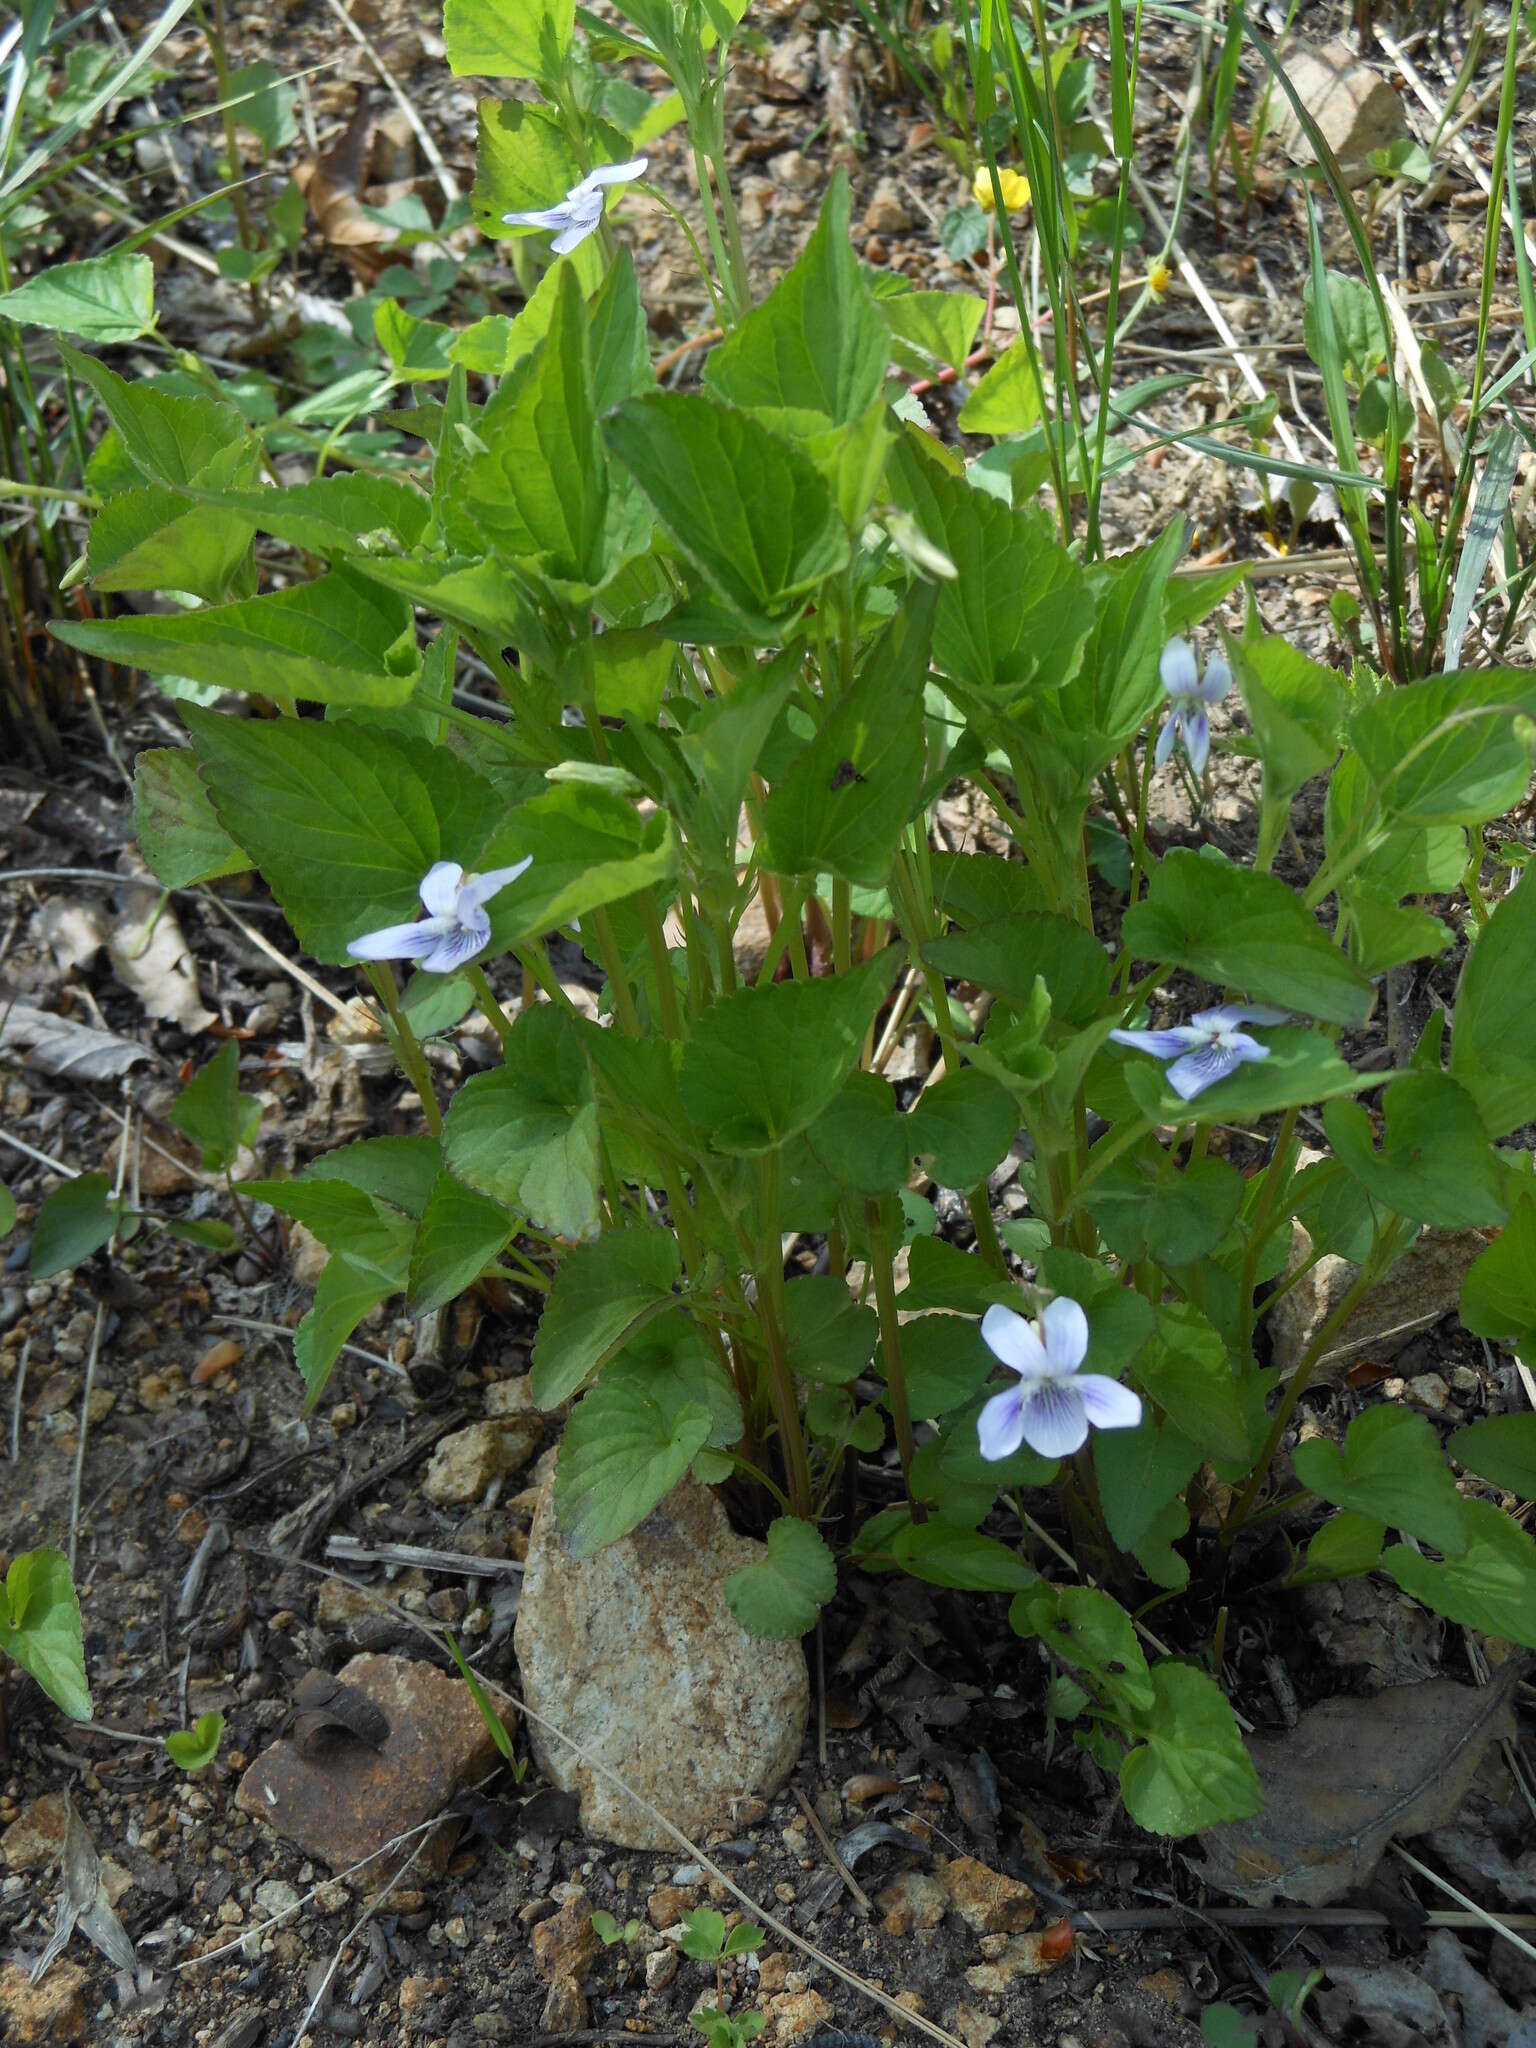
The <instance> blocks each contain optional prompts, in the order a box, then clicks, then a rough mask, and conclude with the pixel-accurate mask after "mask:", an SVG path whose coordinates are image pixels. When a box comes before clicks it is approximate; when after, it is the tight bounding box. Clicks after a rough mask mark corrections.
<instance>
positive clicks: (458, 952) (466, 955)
mask: <svg viewBox="0 0 1536 2048" xmlns="http://www.w3.org/2000/svg"><path fill="white" fill-rule="evenodd" d="M490 939H491V920H490V919H489V918H488V917H487V916H486V914H485V912H484V911H483V910H480V911H477V912H476V913H475V917H474V919H473V921H472V922H469V923H464V924H461V923H460V922H459V921H458V920H457V919H455V920H454V923H453V928H452V930H450V931H447V932H445V933H444V934H443V936H442V937H441V938H440V939H439V940H438V942H437V944H436V945H435V946H434V947H433V948H432V950H431V952H429V953H428V954H426V955H425V956H424V958H423V960H422V963H421V964H422V966H423V967H424V968H425V969H426V971H427V973H428V974H452V973H454V972H455V971H456V970H457V969H458V968H460V967H462V966H463V965H464V963H465V962H466V961H467V960H473V959H474V957H475V955H476V954H477V953H483V952H484V950H485V948H486V947H487V946H488V945H489V944H490Z"/></svg>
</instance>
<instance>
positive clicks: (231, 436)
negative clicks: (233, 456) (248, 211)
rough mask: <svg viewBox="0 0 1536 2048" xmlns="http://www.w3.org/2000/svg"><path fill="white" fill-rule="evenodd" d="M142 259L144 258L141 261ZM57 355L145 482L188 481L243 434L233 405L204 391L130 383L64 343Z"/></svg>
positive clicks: (243, 427) (191, 480) (193, 478)
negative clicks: (96, 404)
mask: <svg viewBox="0 0 1536 2048" xmlns="http://www.w3.org/2000/svg"><path fill="white" fill-rule="evenodd" d="M146 260H147V259H146ZM59 353H60V355H61V356H62V357H63V359H64V363H65V367H66V368H67V369H68V370H69V372H70V374H71V376H74V377H78V378H79V379H80V380H81V382H82V383H84V384H87V385H89V386H90V388H91V390H92V391H94V392H95V394H96V396H97V398H98V399H99V400H100V402H101V406H102V409H103V411H104V412H105V413H106V415H107V418H108V419H109V420H110V421H111V422H112V425H113V426H114V427H115V428H116V429H117V432H118V435H119V436H120V438H121V442H122V452H123V453H124V454H126V455H127V457H128V460H129V462H130V463H131V464H132V465H133V467H134V468H135V469H137V470H138V471H139V472H140V474H141V475H142V476H143V477H144V478H145V479H146V480H147V481H148V482H150V483H161V484H174V485H181V484H190V483H192V482H194V481H195V480H196V479H197V478H198V477H199V476H201V475H202V474H203V473H204V471H205V470H206V469H207V468H208V465H209V464H210V463H211V462H212V461H213V460H214V459H215V457H216V456H218V455H220V454H222V453H223V452H224V451H225V450H226V449H228V448H230V447H232V446H233V445H234V444H235V443H236V442H239V441H242V440H243V439H244V438H245V431H246V430H245V422H244V421H243V420H242V419H241V417H240V414H239V412H238V411H237V410H236V409H235V407H234V406H233V405H230V404H229V403H227V401H225V400H223V399H218V398H214V397H213V396H212V395H211V394H210V393H207V392H202V391H199V392H193V393H189V392H183V391H162V390H161V389H160V387H159V386H158V385H155V384H150V383H145V382H142V381H139V382H135V383H129V381H128V380H127V379H126V378H125V377H120V376H119V375H118V374H117V372H116V371H115V370H109V369H108V368H107V366H106V364H105V363H102V362H98V361H97V360H96V358H95V357H94V356H87V355H81V354H80V353H79V351H78V350H76V349H72V348H70V347H69V346H68V344H67V343H66V344H64V345H63V346H61V348H60V350H59Z"/></svg>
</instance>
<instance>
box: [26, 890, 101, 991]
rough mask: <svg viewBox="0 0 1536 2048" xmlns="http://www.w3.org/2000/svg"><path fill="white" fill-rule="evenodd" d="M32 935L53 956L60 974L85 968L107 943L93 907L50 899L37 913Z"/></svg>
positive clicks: (55, 897) (65, 897)
mask: <svg viewBox="0 0 1536 2048" xmlns="http://www.w3.org/2000/svg"><path fill="white" fill-rule="evenodd" d="M35 930H36V935H37V937H38V938H39V939H41V940H42V942H43V944H44V945H45V946H46V947H47V948H48V951H49V952H50V953H51V954H52V955H53V964H54V966H55V967H57V968H58V970H59V972H60V973H61V974H72V973H73V972H74V970H75V969H76V968H77V967H89V966H90V964H91V962H92V961H93V960H94V959H95V958H96V955H97V954H98V953H99V952H100V951H101V949H102V947H103V946H104V945H105V944H106V940H107V927H106V922H105V920H104V919H103V917H102V914H101V911H100V909H99V908H98V907H97V905H96V904H94V903H76V902H74V901H73V900H72V899H71V898H70V897H67V896H54V897H50V898H49V900H48V901H47V902H46V903H45V904H44V905H43V907H42V909H41V910H39V912H38V913H37V919H36V924H35Z"/></svg>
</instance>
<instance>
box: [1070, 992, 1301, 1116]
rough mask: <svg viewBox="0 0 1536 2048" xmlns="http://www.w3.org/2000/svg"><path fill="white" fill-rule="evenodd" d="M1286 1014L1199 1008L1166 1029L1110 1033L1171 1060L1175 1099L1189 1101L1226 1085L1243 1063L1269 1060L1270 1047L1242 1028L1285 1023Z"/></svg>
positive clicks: (1254, 1006) (1237, 1006)
mask: <svg viewBox="0 0 1536 2048" xmlns="http://www.w3.org/2000/svg"><path fill="white" fill-rule="evenodd" d="M1285 1016H1286V1013H1285V1011H1284V1010H1271V1009H1267V1008H1266V1007H1265V1006H1264V1005H1263V1004H1261V1003H1248V1004H1244V1003H1223V1004H1222V1005H1221V1006H1220V1007H1219V1008H1218V1009H1215V1010H1196V1012H1195V1014H1194V1016H1193V1017H1191V1018H1190V1020H1189V1022H1188V1023H1187V1024H1175V1025H1174V1026H1173V1027H1172V1029H1171V1030H1168V1031H1111V1033H1110V1034H1109V1035H1110V1037H1111V1038H1112V1039H1113V1040H1114V1041H1115V1043H1116V1044H1117V1045H1131V1046H1134V1047H1135V1048H1136V1050H1137V1052H1149V1053H1151V1055H1152V1057H1153V1058H1154V1059H1159V1060H1172V1062H1173V1065H1172V1066H1171V1067H1170V1068H1169V1069H1168V1084H1169V1086H1170V1087H1171V1088H1172V1089H1173V1091H1174V1093H1175V1094H1176V1095H1182V1096H1183V1098H1184V1100H1185V1101H1186V1102H1191V1101H1193V1099H1194V1098H1195V1096H1197V1095H1198V1094H1199V1093H1200V1091H1201V1090H1202V1089H1203V1088H1209V1087H1210V1086H1211V1085H1212V1084H1213V1083H1214V1082H1216V1081H1224V1080H1225V1079H1226V1077H1227V1075H1228V1074H1230V1073H1231V1072H1232V1071H1233V1070H1234V1069H1235V1068H1237V1067H1240V1066H1241V1065H1242V1064H1243V1062H1244V1061H1245V1060H1267V1059H1268V1058H1269V1047H1268V1046H1267V1045H1260V1043H1259V1041H1258V1040H1257V1039H1256V1038H1250V1037H1249V1035H1248V1033H1247V1032H1246V1031H1239V1030H1238V1028H1237V1027H1238V1025H1239V1024H1283V1023H1284V1022H1285Z"/></svg>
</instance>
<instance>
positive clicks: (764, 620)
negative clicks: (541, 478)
mask: <svg viewBox="0 0 1536 2048" xmlns="http://www.w3.org/2000/svg"><path fill="white" fill-rule="evenodd" d="M603 435H604V438H605V439H606V441H607V443H608V446H609V448H610V449H611V450H612V451H613V453H614V454H615V455H617V456H618V458H619V460H620V461H621V462H623V463H624V464H625V466H626V467H627V468H628V469H629V470H630V472H631V473H632V475H633V476H634V477H635V478H636V480H637V481H638V483H639V485H640V488H641V489H642V490H643V491H644V493H645V495H646V496H647V498H649V500H650V501H651V504H652V505H653V506H654V507H655V510H656V515H657V517H658V518H659V519H660V520H661V523H662V525H663V526H665V528H666V529H667V531H668V533H669V534H671V536H672V538H673V540H674V541H675V542H676V544H677V546H678V547H679V548H680V549H681V550H682V552H683V553H684V554H685V555H686V556H687V557H688V559H689V560H690V561H691V562H693V563H694V564H695V566H696V567H697V568H698V569H699V570H700V571H701V572H702V574H703V575H704V576H705V577H706V578H707V579H708V581H709V582H710V583H711V584H712V585H713V587H714V588H715V589H716V590H717V591H718V592H719V593H720V594H721V596H722V597H724V598H725V599H726V601H727V602H728V603H729V604H731V605H732V606H733V607H734V608H735V609H736V610H737V611H738V612H739V613H740V614H741V616H742V618H743V619H744V620H745V621H746V622H748V623H749V624H752V625H754V626H756V625H763V626H765V627H766V626H767V625H768V624H769V622H770V621H771V620H772V619H773V618H775V617H776V616H777V615H778V614H779V613H781V612H783V611H784V610H785V609H786V608H789V607H792V606H793V605H795V604H796V603H797V602H798V601H799V600H800V599H802V598H804V597H805V596H807V595H808V594H809V593H810V592H811V591H812V590H813V589H815V587H816V586H817V584H819V583H820V582H821V581H822V579H823V578H824V577H826V576H830V575H831V574H832V573H833V571H834V570H837V569H840V568H841V567H842V566H843V564H844V562H845V561H846V560H847V558H848V536H847V534H846V533H845V532H844V530H843V527H842V523H841V521H840V520H839V518H838V516H837V508H836V507H835V505H834V504H833V502H832V497H831V493H830V492H829V490H828V488H827V485H826V483H825V482H824V480H823V479H822V477H821V476H820V474H819V473H818V472H817V470H816V469H814V468H813V467H812V465H811V464H810V462H809V461H808V460H807V459H806V457H805V456H804V455H802V454H801V453H800V451H799V449H798V448H796V447H794V446H792V445H791V443H789V442H788V441H781V440H779V439H777V438H776V436H774V435H773V434H771V433H769V431H768V429H767V428H766V427H764V426H762V425H760V424H759V422H758V421H757V420H756V419H754V418H753V416H752V415H751V414H750V413H746V412H740V411H737V410H736V409H734V408H733V407H730V406H723V405H716V404H715V403H714V402H713V401H712V400H710V399H707V398H700V397H694V396H690V395H685V394H683V393H680V392H672V391H656V392H652V393H651V394H650V395H649V396H647V397H644V398H631V399H627V400H626V401H625V403H624V404H623V405H621V406H620V407H619V409H618V410H617V412H615V413H612V414H610V416H609V417H608V418H607V419H606V420H605V421H604V422H603Z"/></svg>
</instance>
